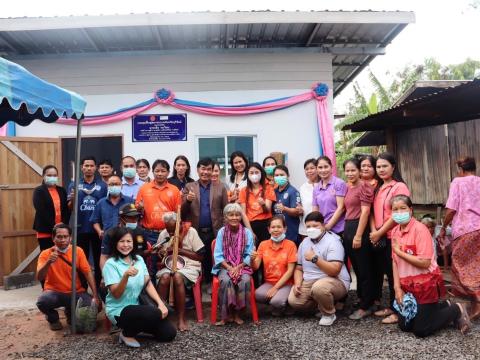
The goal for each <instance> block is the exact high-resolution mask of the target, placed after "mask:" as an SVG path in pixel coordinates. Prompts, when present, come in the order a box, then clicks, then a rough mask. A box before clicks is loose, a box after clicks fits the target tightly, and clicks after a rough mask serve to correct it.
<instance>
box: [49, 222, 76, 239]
mask: <svg viewBox="0 0 480 360" xmlns="http://www.w3.org/2000/svg"><path fill="white" fill-rule="evenodd" d="M59 229H67V230H68V235H70V236H71V235H72V228H71V227H70V226H68V225H67V224H64V223H58V224H56V225H55V226H54V227H53V229H52V238H54V237H55V235H57V231H58V230H59Z"/></svg>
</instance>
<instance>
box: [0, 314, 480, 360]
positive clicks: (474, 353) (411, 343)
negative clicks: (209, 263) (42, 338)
mask: <svg viewBox="0 0 480 360" xmlns="http://www.w3.org/2000/svg"><path fill="white" fill-rule="evenodd" d="M205 310H206V309H205ZM205 314H208V311H206V312H205ZM260 315H261V316H260V319H261V323H260V325H258V326H254V325H253V324H252V323H251V322H246V323H245V324H244V325H242V326H235V325H227V326H225V327H223V328H222V327H215V326H211V325H209V324H208V323H204V324H197V323H193V321H192V322H191V323H190V325H191V326H190V327H191V329H190V331H188V332H186V333H179V334H178V336H177V338H176V339H175V341H174V342H172V343H169V344H161V343H156V342H154V341H152V340H149V339H140V341H141V343H142V347H141V348H140V349H130V348H127V347H125V346H124V345H119V344H118V343H117V341H118V336H117V335H112V336H109V335H100V336H94V335H88V336H85V335H84V336H67V337H65V338H64V339H63V340H62V342H61V343H60V344H50V345H46V346H44V347H42V348H39V349H37V350H36V351H35V352H32V353H28V354H23V356H24V357H25V356H28V357H31V358H41V359H49V360H50V359H51V360H55V359H79V358H81V359H89V360H93V359H114V360H122V359H132V358H135V359H172V360H173V359H179V358H188V359H228V358H232V359H233V358H234V359H236V360H241V359H320V358H327V359H329V360H330V359H429V360H430V359H444V358H445V359H451V360H460V359H479V358H480V324H479V323H477V324H476V325H475V326H474V328H473V329H472V331H471V332H470V333H469V334H468V335H466V336H462V335H461V334H460V332H459V331H458V330H455V329H453V328H452V329H447V330H443V331H441V332H439V333H438V334H436V335H434V336H431V337H429V338H426V339H418V338H415V336H413V335H412V334H408V333H402V332H401V331H400V330H399V329H398V327H397V326H396V325H389V326H387V325H381V324H380V323H379V321H378V320H377V319H375V318H373V317H371V318H368V319H365V320H362V321H359V322H354V321H352V320H349V319H348V318H347V317H346V316H345V315H339V318H338V320H337V322H336V323H335V324H334V325H333V326H332V327H329V328H323V327H320V326H319V325H318V319H316V318H315V317H313V316H312V317H300V316H291V317H287V318H273V317H271V316H269V315H268V314H266V313H265V311H262V312H261V314H260ZM0 357H1V356H0Z"/></svg>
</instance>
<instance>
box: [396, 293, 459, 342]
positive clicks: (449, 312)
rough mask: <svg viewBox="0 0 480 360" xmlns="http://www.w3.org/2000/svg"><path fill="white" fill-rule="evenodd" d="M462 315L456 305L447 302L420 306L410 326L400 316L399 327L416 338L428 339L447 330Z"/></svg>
mask: <svg viewBox="0 0 480 360" xmlns="http://www.w3.org/2000/svg"><path fill="white" fill-rule="evenodd" d="M460 315H461V312H460V309H459V308H458V306H457V305H456V304H451V305H449V304H448V303H447V302H438V303H433V304H418V305H417V315H416V316H415V317H414V318H413V319H412V320H410V321H409V323H408V324H405V318H403V317H402V316H401V315H400V314H399V315H398V317H399V321H398V327H399V328H400V329H401V330H402V331H407V332H413V334H414V335H415V336H418V337H426V336H429V335H432V334H433V333H435V332H436V331H437V330H440V329H443V328H446V327H447V326H448V325H450V324H452V323H453V322H454V321H455V320H457V319H458V318H459V317H460Z"/></svg>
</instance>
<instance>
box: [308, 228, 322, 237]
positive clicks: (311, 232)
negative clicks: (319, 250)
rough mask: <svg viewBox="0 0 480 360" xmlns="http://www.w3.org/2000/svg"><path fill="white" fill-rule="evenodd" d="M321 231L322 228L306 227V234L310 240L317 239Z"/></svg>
mask: <svg viewBox="0 0 480 360" xmlns="http://www.w3.org/2000/svg"><path fill="white" fill-rule="evenodd" d="M322 233H323V231H322V229H317V228H308V229H307V236H308V237H309V238H310V239H312V240H316V239H318V238H319V237H320V236H321V235H322Z"/></svg>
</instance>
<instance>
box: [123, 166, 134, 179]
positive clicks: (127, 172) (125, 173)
mask: <svg viewBox="0 0 480 360" xmlns="http://www.w3.org/2000/svg"><path fill="white" fill-rule="evenodd" d="M135 175H137V170H135V168H123V176H125V177H126V178H128V179H131V178H134V177H135Z"/></svg>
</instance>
